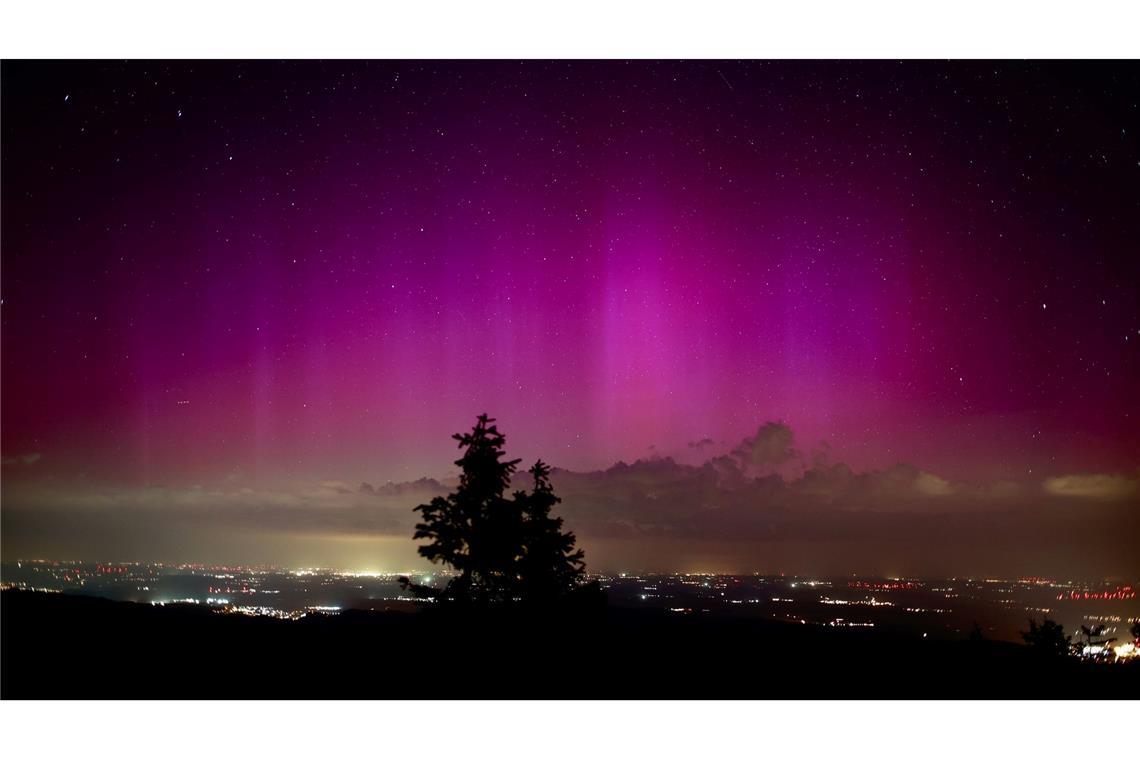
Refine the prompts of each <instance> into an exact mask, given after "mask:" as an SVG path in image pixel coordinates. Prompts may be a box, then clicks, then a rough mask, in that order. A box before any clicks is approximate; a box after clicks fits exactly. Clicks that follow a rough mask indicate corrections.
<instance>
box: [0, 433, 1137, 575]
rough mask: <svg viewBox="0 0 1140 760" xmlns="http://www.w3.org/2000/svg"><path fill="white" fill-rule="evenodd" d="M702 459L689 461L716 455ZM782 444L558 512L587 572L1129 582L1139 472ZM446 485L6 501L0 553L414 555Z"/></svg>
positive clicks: (567, 489)
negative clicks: (268, 548) (864, 458)
mask: <svg viewBox="0 0 1140 760" xmlns="http://www.w3.org/2000/svg"><path fill="white" fill-rule="evenodd" d="M698 443H700V444H701V445H700V446H692V445H690V448H694V449H697V450H698V451H699V450H701V449H704V448H705V447H706V446H709V445H711V442H708V443H706V442H703V441H702V442H698ZM794 443H795V440H794V435H793V431H792V430H791V429H790V428H789V427H788V426H787V425H785V424H783V423H779V422H767V423H765V424H764V425H762V426H760V427H759V429H758V430H757V432H756V434H755V435H753V436H750V437H748V438H745V439H744V440H742V441H740V442H739V443H738V444H737V445H735V446H732V447H731V448H730V449H729V450H728V453H726V454H722V455H719V456H712V457H710V458H708V459H707V460H705V461H704V462H702V463H700V464H684V463H681V462H678V461H675V460H674V459H672V458H667V457H653V458H649V459H641V460H637V461H635V462H633V463H632V464H627V463H625V462H618V463H617V464H615V465H613V466H612V467H609V468H607V469H604V470H597V471H593V472H575V471H570V470H563V469H556V470H555V471H554V472H553V474H552V480H553V482H554V485H555V488H556V492H557V493H558V494H559V496H561V498H562V500H563V502H562V504H561V505H560V507H559V512H560V514H561V515H562V516H563V517H564V518H565V520H566V524H567V526H568V527H569V528H570V529H572V530H574V531H575V532H576V533H577V534H578V536H579V539H580V542H581V544H582V545H583V546H584V547H585V548H586V550H587V552H588V559H590V560H591V566H592V567H593V569H597V570H613V569H617V568H619V567H626V568H637V567H642V568H644V569H657V570H665V569H716V570H737V571H744V570H748V571H752V570H758V571H775V570H781V569H790V570H792V571H795V572H856V571H859V572H896V573H909V574H923V573H931V574H936V573H963V574H973V573H979V574H980V573H983V572H987V571H991V570H992V571H1006V572H1012V573H1022V574H1027V575H1029V574H1041V573H1055V574H1056V573H1069V574H1090V573H1091V574H1096V575H1103V574H1128V573H1140V560H1138V557H1137V555H1138V551H1137V546H1136V540H1135V536H1136V535H1140V508H1138V507H1140V505H1138V501H1140V487H1138V483H1140V479H1138V478H1137V476H1136V474H1132V475H1122V474H1104V473H1084V474H1071V475H1063V476H1056V477H1050V478H1047V479H1045V480H1044V481H1040V482H1021V483H1015V482H1011V481H999V482H990V483H980V484H979V483H964V482H957V481H954V480H952V479H948V478H945V477H942V476H940V475H938V474H936V473H932V472H928V471H925V470H923V469H921V468H918V467H915V466H912V465H908V464H903V463H900V464H896V465H893V466H891V467H888V468H886V469H883V470H873V471H866V472H855V471H853V470H852V468H850V467H849V466H848V465H846V464H844V463H842V462H834V463H833V462H831V461H830V460H829V452H828V451H827V450H826V448H824V449H822V450H819V451H815V452H812V453H811V454H810V455H805V454H803V453H801V452H800V451H798V450H797V449H796V448H795V445H794ZM452 485H453V483H452V482H450V481H441V480H436V479H431V478H422V479H420V480H416V481H411V482H405V483H386V484H384V485H380V486H373V485H371V484H370V483H367V482H365V483H359V484H353V483H350V482H348V481H344V480H339V479H324V480H319V481H316V482H313V483H311V484H304V483H302V484H293V485H290V486H288V487H282V488H280V489H275V490H263V489H253V488H230V489H207V488H201V487H192V488H169V487H151V488H89V487H85V488H75V487H70V488H69V487H59V486H39V487H37V486H34V485H28V486H20V487H18V488H17V489H16V490H14V491H13V489H9V490H8V491H6V492H5V494H4V503H3V511H2V513H0V514H2V517H3V542H4V553H5V555H6V556H30V555H29V552H31V551H32V550H33V549H34V550H35V551H34V552H33V553H35V554H39V555H43V554H45V553H50V549H51V547H52V546H53V542H57V543H60V544H61V545H66V546H68V547H70V548H71V549H72V553H71V555H69V556H74V555H75V552H79V553H81V554H85V555H87V556H88V557H89V558H92V559H105V558H108V555H107V554H106V553H105V552H106V551H107V550H108V549H109V547H115V548H116V551H117V554H116V556H119V557H121V558H129V557H127V556H124V555H123V554H122V553H123V552H127V553H128V554H131V553H132V550H133V556H135V557H137V558H140V559H148V558H151V557H149V556H146V553H147V550H148V548H151V547H156V546H162V547H166V549H165V550H167V551H169V547H170V546H172V545H173V546H176V547H180V548H181V550H182V552H183V554H184V555H186V556H192V555H194V553H195V543H197V544H199V545H200V546H198V550H199V551H206V550H207V549H209V548H210V542H211V541H213V540H216V537H218V536H220V535H223V534H227V533H231V532H236V533H240V534H242V535H246V536H248V537H249V541H251V542H256V540H257V536H259V535H262V536H269V535H273V536H278V537H280V536H294V537H297V539H298V540H303V538H304V537H306V536H308V537H311V536H339V537H343V538H345V539H349V538H372V539H385V540H387V539H392V540H398V541H400V542H403V543H404V544H406V545H404V546H403V547H402V549H401V551H402V552H403V553H404V554H405V555H407V556H410V557H414V545H412V544H411V539H410V536H411V533H412V529H413V524H414V522H415V515H414V513H413V512H412V507H414V506H415V505H417V504H420V503H423V502H425V501H428V500H430V499H431V498H432V497H434V496H438V495H442V494H445V493H447V492H448V491H449V490H450V487H451V486H452ZM80 534H81V535H80ZM172 536H174V537H177V536H184V537H185V541H184V542H182V543H180V542H179V541H178V540H173V541H172V539H171V537H172ZM211 536H214V537H215V538H211ZM64 539H67V540H64ZM287 554H288V550H287V549H285V550H283V555H282V557H281V559H280V562H281V563H282V564H288V562H289V561H290V560H289V557H288V556H285V555H287ZM155 558H158V557H155ZM233 559H235V560H240V559H241V558H240V557H235V558H233ZM331 560H332V561H330V564H335V557H333V558H331ZM638 563H640V564H638Z"/></svg>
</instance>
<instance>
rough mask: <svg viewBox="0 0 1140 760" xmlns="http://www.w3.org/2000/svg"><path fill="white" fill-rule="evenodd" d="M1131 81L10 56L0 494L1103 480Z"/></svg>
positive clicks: (1090, 67) (961, 66) (829, 70)
mask: <svg viewBox="0 0 1140 760" xmlns="http://www.w3.org/2000/svg"><path fill="white" fill-rule="evenodd" d="M1137 74H1138V71H1137V66H1136V65H1134V64H1113V65H1108V64H1103V65H1102V64H1043V63H1033V64H1019V63H1002V64H1000V65H995V64H987V63H954V64H940V63H919V62H911V63H906V64H899V63H889V62H872V63H850V64H843V63H807V62H781V63H759V62H754V63H738V62H715V61H707V62H689V63H678V62H664V63H652V62H633V63H621V62H553V63H539V62H527V63H518V62H505V63H504V62H472V63H463V62H439V63H434V62H423V63H419V62H402V63H355V62H333V63H323V64H322V63H311V62H310V63H305V62H294V63H283V64H277V63H226V62H206V63H202V62H198V63H192V62H188V63H126V64H120V63H89V64H82V63H68V64H47V63H10V62H9V63H5V65H4V69H3V80H4V81H3V84H4V87H3V99H4V102H3V109H4V115H5V118H4V125H3V130H4V146H5V147H4V157H3V171H4V183H3V210H4V215H3V216H4V218H3V307H2V309H3V412H4V418H3V453H4V457H5V459H6V462H9V465H8V466H6V468H5V478H6V479H8V478H12V479H14V480H18V481H23V480H28V481H34V482H51V483H73V482H91V483H100V484H115V485H122V486H124V487H144V486H167V487H190V486H195V485H199V486H202V487H206V488H213V487H229V486H235V487H236V486H239V485H240V486H248V487H251V488H265V487H273V486H276V485H278V484H282V483H286V482H294V481H300V480H313V481H315V480H321V479H324V480H329V479H332V480H337V481H344V482H348V483H353V484H355V483H357V482H359V481H361V480H368V481H372V482H383V481H385V480H388V479H391V480H397V481H398V480H410V479H414V478H418V477H420V476H424V475H427V476H439V475H446V474H448V473H449V472H450V461H451V459H453V454H454V451H453V442H452V441H451V440H450V438H449V436H450V434H451V433H453V432H455V431H456V430H459V429H462V428H465V427H467V426H469V424H470V423H471V422H472V420H473V419H474V416H475V415H476V414H477V413H479V412H483V411H487V412H489V413H491V414H492V415H494V416H496V417H498V419H499V421H500V423H501V426H502V427H503V429H504V430H505V431H506V432H507V434H508V440H509V443H510V446H511V448H512V453H516V454H518V455H520V456H524V457H527V458H533V457H536V456H542V457H543V458H544V459H546V460H548V461H551V462H553V463H554V464H556V465H559V466H561V467H565V468H571V469H577V470H589V469H597V468H604V467H608V466H609V465H611V464H612V463H614V462H615V461H617V460H619V459H620V460H626V461H633V460H636V459H638V458H648V457H651V456H657V455H671V456H674V457H677V458H678V459H680V460H683V461H693V462H697V461H699V460H700V459H702V458H703V457H704V456H706V455H707V454H709V453H716V452H723V451H727V450H729V449H730V448H731V447H732V446H733V445H735V444H736V443H737V442H738V441H739V440H740V439H741V438H743V437H745V436H748V435H752V434H754V433H755V431H756V430H757V428H758V427H759V425H761V424H762V423H764V422H765V421H769V420H782V421H784V422H786V423H787V424H788V425H789V426H790V427H791V429H792V430H794V431H795V436H796V438H795V444H796V446H797V448H798V449H799V450H801V451H803V452H804V453H805V455H810V452H812V451H816V450H818V449H820V447H821V445H822V442H826V444H827V446H829V447H830V456H832V457H833V458H834V459H837V460H840V461H843V462H846V463H848V464H849V465H850V466H852V467H853V468H855V469H857V470H862V469H871V468H877V469H882V468H887V467H890V466H891V465H893V464H895V463H897V462H900V461H903V462H907V463H910V464H913V465H914V466H916V467H919V468H922V469H923V470H927V471H932V472H937V473H939V474H940V475H942V476H945V477H953V478H959V479H965V480H979V481H980V480H985V481H992V480H1009V481H1015V482H1022V481H1027V480H1033V481H1038V480H1040V479H1041V478H1044V477H1049V476H1061V475H1065V474H1068V473H1074V472H1097V473H1109V474H1121V473H1123V474H1125V475H1127V474H1129V473H1134V472H1135V470H1136V467H1137V465H1138V457H1137V451H1138V450H1140V426H1138V425H1137V412H1138V408H1137V406H1138V400H1137V399H1138V395H1137V387H1140V383H1138V371H1137V370H1138V361H1137V350H1138V348H1140V346H1138V344H1140V319H1138V316H1137V312H1138V310H1137V303H1138V300H1140V299H1138V295H1140V294H1138V293H1137V282H1138V281H1140V280H1138V275H1140V263H1138V262H1140V257H1138V256H1137V253H1138V251H1137V241H1138V240H1140V192H1138V191H1137V188H1140V147H1138V145H1140V144H1138V142H1137V134H1140V119H1138V110H1137V109H1138V105H1137V98H1136V93H1137V92H1138V91H1140V87H1138V84H1140V81H1138V76H1137ZM705 439H710V440H711V442H710V443H707V444H705V445H704V446H702V447H694V446H691V445H690V444H692V443H695V442H698V441H702V440H705ZM698 449H700V451H701V452H702V453H701V454H700V455H698V454H697V453H696V451H697V450H698ZM28 460H30V461H28Z"/></svg>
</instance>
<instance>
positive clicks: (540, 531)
mask: <svg viewBox="0 0 1140 760" xmlns="http://www.w3.org/2000/svg"><path fill="white" fill-rule="evenodd" d="M494 422H495V421H494V420H493V419H491V418H489V417H488V416H487V415H486V414H482V415H479V417H478V420H477V422H476V424H475V427H474V429H473V430H472V431H471V432H470V433H457V434H456V435H454V436H453V438H455V439H456V440H457V441H459V448H460V449H463V455H462V456H461V457H460V458H459V459H458V460H456V462H455V464H456V465H457V466H458V467H459V468H460V470H461V471H462V473H461V475H460V477H459V487H458V488H457V489H456V490H455V492H453V493H451V494H448V495H447V496H437V497H436V498H434V499H432V500H431V501H430V502H429V503H427V504H421V505H420V506H418V507H416V511H417V512H420V513H421V515H422V517H423V521H422V522H420V523H418V524H417V525H416V532H415V538H416V539H417V540H419V539H427V541H428V543H427V544H425V545H423V546H420V547H419V553H420V554H421V555H423V556H424V557H426V558H427V559H429V560H431V561H432V562H441V563H444V564H446V565H450V566H451V567H452V568H453V569H454V570H455V571H456V572H457V573H458V574H459V575H458V577H456V578H454V579H452V580H451V581H450V582H449V583H448V585H447V587H446V588H445V589H444V590H443V592H442V593H441V594H440V598H441V599H443V600H453V601H463V602H472V603H481V604H485V603H491V604H494V603H502V602H509V601H531V602H541V601H548V600H551V599H555V598H557V597H559V596H561V595H564V594H566V593H568V592H570V591H572V590H573V589H574V588H575V587H576V585H577V584H578V582H579V579H580V578H581V575H582V572H583V568H584V566H585V563H584V562H583V561H582V558H583V552H582V551H581V550H575V548H574V543H575V538H574V534H573V533H563V532H562V530H561V528H562V519H561V518H558V517H552V516H551V515H550V509H551V507H553V506H554V505H555V504H557V503H558V502H559V499H558V497H557V496H555V495H554V491H553V489H552V488H551V485H550V480H549V474H550V468H549V467H547V466H546V465H545V464H543V463H542V462H541V461H539V462H537V463H536V464H535V465H534V467H532V468H531V470H530V472H531V474H532V475H533V476H534V491H533V492H531V493H527V492H525V491H518V492H516V493H515V494H514V498H507V497H506V496H504V494H505V492H506V490H507V488H508V487H509V486H510V483H511V477H512V476H513V475H514V473H515V470H516V468H517V467H518V463H519V461H520V460H518V459H511V460H507V459H504V458H503V457H504V455H505V453H504V451H503V447H504V444H505V443H506V438H505V436H504V435H503V434H502V433H500V432H499V430H498V428H497V427H496V426H495V425H494V424H493V423H494Z"/></svg>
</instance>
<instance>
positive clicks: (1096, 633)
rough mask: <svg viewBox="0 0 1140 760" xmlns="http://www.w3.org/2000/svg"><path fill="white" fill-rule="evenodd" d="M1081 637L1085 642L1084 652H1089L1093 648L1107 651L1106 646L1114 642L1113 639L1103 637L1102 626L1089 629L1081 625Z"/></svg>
mask: <svg viewBox="0 0 1140 760" xmlns="http://www.w3.org/2000/svg"><path fill="white" fill-rule="evenodd" d="M1081 636H1082V637H1084V640H1085V645H1084V647H1083V649H1084V651H1086V652H1088V651H1090V650H1091V649H1092V647H1094V646H1099V647H1103V649H1108V645H1109V644H1111V643H1112V642H1114V641H1116V639H1115V638H1108V637H1107V636H1105V635H1104V625H1094V626H1092V627H1091V628H1090V627H1089V626H1087V625H1082V626H1081Z"/></svg>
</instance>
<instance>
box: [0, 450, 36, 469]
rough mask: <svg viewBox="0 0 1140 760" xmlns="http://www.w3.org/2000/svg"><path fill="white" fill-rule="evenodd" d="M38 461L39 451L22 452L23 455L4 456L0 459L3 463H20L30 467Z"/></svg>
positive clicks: (16, 464) (14, 464) (17, 464)
mask: <svg viewBox="0 0 1140 760" xmlns="http://www.w3.org/2000/svg"><path fill="white" fill-rule="evenodd" d="M38 461H40V454H39V452H32V453H31V454H24V455H23V456H17V457H4V458H3V460H0V462H2V463H3V464H5V465H12V466H19V465H22V466H24V467H30V466H32V465H33V464H35V463H36V462H38Z"/></svg>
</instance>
